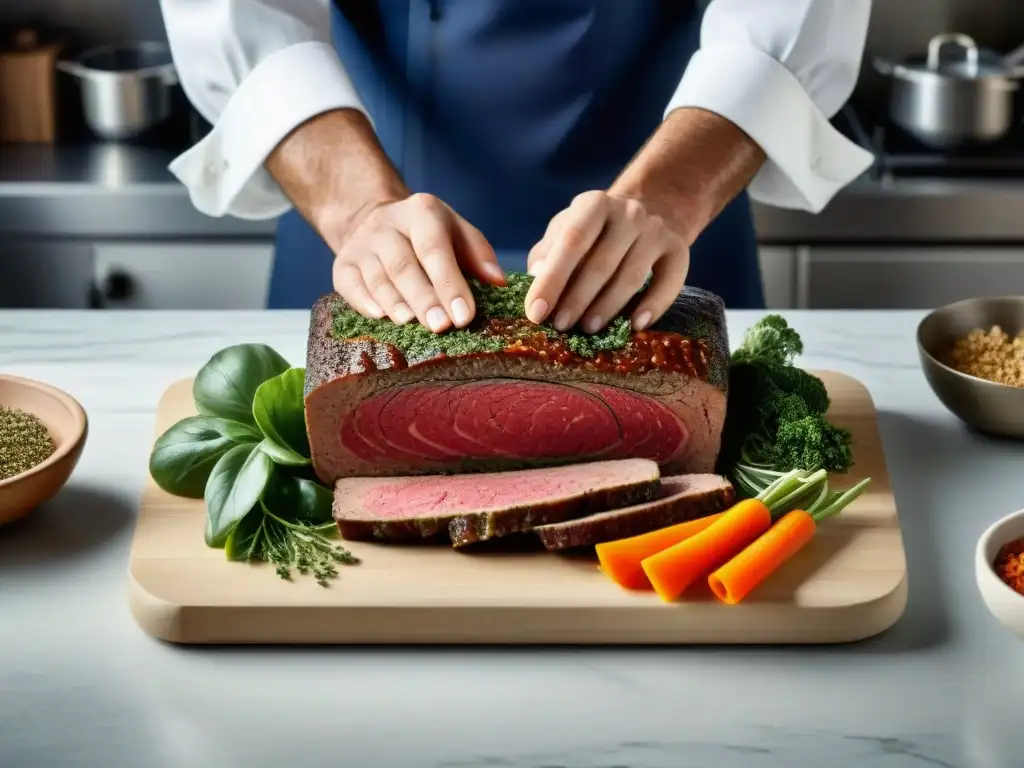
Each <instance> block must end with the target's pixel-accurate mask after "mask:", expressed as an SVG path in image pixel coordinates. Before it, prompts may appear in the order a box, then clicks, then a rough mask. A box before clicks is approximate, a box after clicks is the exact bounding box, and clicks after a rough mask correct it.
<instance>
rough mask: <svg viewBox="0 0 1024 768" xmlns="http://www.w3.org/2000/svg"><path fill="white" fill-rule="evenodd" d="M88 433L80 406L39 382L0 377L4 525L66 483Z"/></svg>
mask: <svg viewBox="0 0 1024 768" xmlns="http://www.w3.org/2000/svg"><path fill="white" fill-rule="evenodd" d="M87 432H88V420H87V419H86V415H85V411H84V410H83V409H82V406H81V405H80V404H79V403H78V401H77V400H75V399H74V398H73V397H71V395H69V394H67V393H66V392H62V391H61V390H59V389H57V388H56V387H52V386H50V385H49V384H44V383H43V382H41V381H33V380H32V379H23V378H19V377H17V376H5V375H0V525H3V524H4V523H9V522H11V521H13V520H17V519H18V518H20V517H23V516H24V515H25V514H27V513H28V512H30V511H31V510H33V509H35V508H36V507H38V506H39V505H40V504H42V503H43V502H45V501H48V500H49V499H51V498H53V497H54V496H55V495H57V493H58V492H59V491H60V489H61V488H63V487H64V484H65V483H66V482H67V480H68V478H69V477H70V476H71V473H72V471H74V468H75V466H76V465H77V464H78V459H79V457H80V456H81V455H82V448H83V446H84V445H85V438H86V434H87Z"/></svg>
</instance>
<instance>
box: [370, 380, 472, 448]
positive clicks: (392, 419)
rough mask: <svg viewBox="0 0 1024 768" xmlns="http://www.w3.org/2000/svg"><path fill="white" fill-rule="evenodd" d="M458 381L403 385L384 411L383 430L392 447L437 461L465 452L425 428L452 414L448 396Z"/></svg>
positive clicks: (381, 421) (382, 416)
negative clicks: (434, 437) (432, 437)
mask: <svg viewBox="0 0 1024 768" xmlns="http://www.w3.org/2000/svg"><path fill="white" fill-rule="evenodd" d="M453 386H454V385H450V384H449V385H444V384H415V385H413V386H409V387H402V388H401V389H400V390H399V391H398V392H397V393H396V394H395V395H394V397H391V398H390V399H388V401H387V403H386V404H385V405H384V408H383V409H382V410H381V412H380V417H379V418H380V431H381V434H382V435H383V437H384V440H385V442H386V443H387V445H388V446H389V447H390V448H394V449H395V450H397V451H399V452H408V453H412V454H415V455H418V456H420V457H422V458H426V459H433V460H435V461H451V460H453V459H458V458H460V456H462V455H463V454H460V453H458V452H456V451H453V450H452V449H450V448H447V447H445V446H444V445H441V444H439V443H436V442H434V441H432V440H430V439H428V438H427V437H426V436H425V435H424V434H423V430H424V429H425V428H426V425H427V424H429V423H431V422H434V421H436V420H437V419H439V418H440V419H442V420H443V419H445V418H447V417H448V408H447V405H446V403H447V400H448V398H449V397H450V395H449V393H450V392H451V390H452V388H453Z"/></svg>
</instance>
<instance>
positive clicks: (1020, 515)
mask: <svg viewBox="0 0 1024 768" xmlns="http://www.w3.org/2000/svg"><path fill="white" fill-rule="evenodd" d="M1022 536H1024V509H1022V510H1019V511H1018V512H1014V513H1012V514H1009V515H1007V516H1006V517H1004V518H1002V519H1000V520H997V521H996V522H994V523H992V525H990V526H989V527H988V528H987V529H986V531H985V532H984V533H983V534H981V538H980V539H978V547H977V550H976V551H975V555H974V573H975V578H976V579H977V581H978V589H979V590H980V592H981V599H982V600H984V601H985V605H986V606H987V607H988V609H989V611H991V612H992V615H993V616H995V617H996V618H997V619H999V621H1000V622H1002V623H1003V624H1004V625H1005V626H1006V628H1007V629H1009V630H1010V631H1011V632H1013V633H1014V634H1015V635H1017V637H1019V638H1021V639H1024V595H1019V594H1017V593H1016V592H1015V591H1014V590H1013V589H1012V588H1010V587H1009V586H1007V585H1006V584H1004V583H1003V580H1002V579H1000V578H999V576H997V575H996V572H995V569H994V568H993V567H992V564H993V563H994V562H995V559H996V555H998V554H999V549H1000V548H1001V547H1002V546H1003V545H1004V544H1007V543H1009V542H1011V541H1013V540H1014V539H1019V538H1021V537H1022Z"/></svg>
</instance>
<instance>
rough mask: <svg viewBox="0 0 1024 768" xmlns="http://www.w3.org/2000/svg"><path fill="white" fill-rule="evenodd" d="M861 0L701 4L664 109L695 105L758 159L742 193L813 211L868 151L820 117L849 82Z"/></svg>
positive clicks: (864, 19)
mask: <svg viewBox="0 0 1024 768" xmlns="http://www.w3.org/2000/svg"><path fill="white" fill-rule="evenodd" d="M870 13H871V2H870V0H771V1H770V2H768V1H767V0H711V3H710V4H709V5H708V8H707V10H706V11H705V15H704V20H703V22H702V26H701V45H700V48H699V50H698V51H697V53H696V54H695V55H694V56H693V58H692V59H691V60H690V64H689V66H688V67H687V69H686V72H685V73H684V75H683V78H682V81H681V82H680V84H679V87H678V89H677V90H676V92H675V94H674V95H673V97H672V99H671V100H670V102H669V105H668V108H667V109H666V112H665V114H666V115H668V113H670V112H671V111H673V110H675V109H678V108H680V107H699V108H702V109H706V110H708V111H710V112H714V113H716V114H719V115H721V116H722V117H724V118H726V119H727V120H729V121H731V122H733V123H734V124H736V125H737V126H738V127H739V128H741V129H742V130H743V131H744V132H745V133H746V134H747V135H749V136H750V137H751V138H752V139H753V140H754V141H756V142H757V143H758V144H759V145H760V146H761V148H762V149H763V150H764V152H765V154H766V155H767V162H766V163H765V165H764V166H762V168H761V170H760V171H759V172H758V173H757V175H756V176H755V177H754V179H753V181H752V182H751V184H750V186H749V189H748V191H749V193H750V195H751V197H752V198H754V199H755V200H758V201H759V202H762V203H766V204H769V205H775V206H779V207H783V208H798V209H804V210H809V211H812V212H815V213H817V212H818V211H820V210H821V209H822V208H824V207H825V205H826V204H827V203H828V202H829V201H830V200H831V199H832V197H833V196H834V195H835V194H836V192H838V191H839V190H840V189H842V188H843V187H844V186H846V185H847V184H849V183H850V182H851V181H853V180H854V179H855V178H857V177H858V176H860V175H861V174H862V173H863V172H864V171H865V170H867V169H868V168H869V167H870V165H871V162H872V155H871V153H869V152H868V151H866V150H865V149H863V148H861V147H859V146H858V145H856V144H854V143H853V142H851V141H849V140H848V139H847V138H846V137H844V136H843V135H842V134H841V133H839V132H838V131H837V130H836V129H835V128H834V127H833V126H832V125H831V124H830V123H829V118H831V117H832V116H833V115H835V114H836V113H837V112H838V111H839V109H840V108H841V107H842V106H843V104H844V103H845V102H846V101H847V99H849V97H850V95H851V93H852V92H853V88H854V85H855V84H856V82H857V76H858V73H859V71H860V62H861V58H862V56H863V53H864V43H865V39H866V37H867V29H868V19H869V17H870Z"/></svg>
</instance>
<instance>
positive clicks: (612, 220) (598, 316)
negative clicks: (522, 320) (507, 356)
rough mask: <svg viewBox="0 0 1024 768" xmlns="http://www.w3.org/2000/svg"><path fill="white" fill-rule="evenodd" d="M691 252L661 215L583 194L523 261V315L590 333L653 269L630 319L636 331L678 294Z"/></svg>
mask: <svg viewBox="0 0 1024 768" xmlns="http://www.w3.org/2000/svg"><path fill="white" fill-rule="evenodd" d="M689 266H690V249H689V247H688V244H687V243H686V242H685V241H684V240H683V238H682V237H681V236H680V235H679V234H678V233H677V232H675V231H674V230H673V229H672V228H671V227H670V226H669V225H668V224H667V223H666V222H665V220H664V219H662V217H661V216H658V215H655V214H654V213H652V212H650V211H649V210H648V209H647V208H646V207H645V206H644V204H643V203H641V202H639V201H637V200H632V199H628V198H624V197H616V196H615V195H612V194H609V193H608V192H603V191H593V192H584V193H583V194H581V195H579V196H577V197H576V198H575V199H574V200H573V201H572V204H571V205H570V206H569V207H568V208H566V209H565V210H564V211H562V212H561V213H559V214H557V215H556V216H555V217H554V218H553V219H552V220H551V223H550V224H549V225H548V229H547V231H546V232H545V233H544V237H543V239H542V240H541V241H540V242H539V243H537V244H536V245H535V246H534V247H533V249H531V251H530V254H529V256H528V259H527V268H528V271H529V272H530V274H532V275H535V276H536V277H535V279H534V281H533V285H532V286H531V287H530V290H529V292H528V293H527V295H526V316H527V317H528V318H529V319H530V320H531V321H533V322H535V323H540V322H543V321H544V320H545V319H546V318H553V320H552V321H550V322H551V324H552V325H554V326H555V328H556V329H558V330H567V329H569V328H571V327H572V326H573V325H575V324H576V323H577V322H580V321H581V320H582V323H581V325H582V328H583V330H584V331H585V332H587V333H596V332H597V331H599V330H601V329H602V328H604V327H605V326H607V325H608V322H609V321H610V320H611V319H612V318H613V317H615V316H616V315H617V314H618V313H619V312H620V311H621V310H622V308H623V307H624V306H625V305H626V304H627V303H628V302H629V301H630V299H632V298H633V296H634V295H635V294H636V292H637V291H639V290H640V289H641V288H642V287H643V285H644V282H645V281H646V280H647V277H648V275H649V274H650V273H651V272H653V273H654V277H653V279H652V280H651V285H650V287H649V288H648V289H647V291H645V293H644V296H643V299H642V300H641V301H640V303H639V304H638V305H637V307H636V309H635V310H634V312H633V315H632V318H631V319H632V326H633V328H634V329H635V330H641V329H643V328H646V327H648V326H649V325H650V324H651V323H652V322H654V321H655V320H657V319H658V318H659V317H661V315H663V314H664V313H665V310H667V309H668V308H669V306H670V305H671V304H672V301H673V300H674V299H675V298H676V296H678V295H679V292H680V291H681V290H682V288H683V283H684V282H685V280H686V273H687V271H688V270H689Z"/></svg>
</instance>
